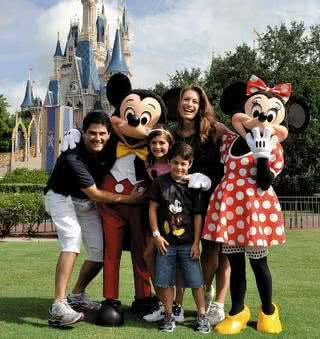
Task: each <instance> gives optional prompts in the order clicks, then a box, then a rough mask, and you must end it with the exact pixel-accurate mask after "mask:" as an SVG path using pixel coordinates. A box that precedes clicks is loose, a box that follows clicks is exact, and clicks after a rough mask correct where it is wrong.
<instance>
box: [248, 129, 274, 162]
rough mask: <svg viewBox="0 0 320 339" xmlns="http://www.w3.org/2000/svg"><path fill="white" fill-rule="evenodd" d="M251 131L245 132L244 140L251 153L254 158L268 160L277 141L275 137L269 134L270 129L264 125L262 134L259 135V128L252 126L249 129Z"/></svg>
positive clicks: (270, 132)
mask: <svg viewBox="0 0 320 339" xmlns="http://www.w3.org/2000/svg"><path fill="white" fill-rule="evenodd" d="M251 133H252V134H251ZM251 133H247V135H246V140H247V144H248V146H249V147H250V149H251V151H252V153H253V157H254V158H255V159H259V158H265V159H268V160H269V159H270V157H271V152H272V147H273V146H274V145H275V143H276V141H277V138H274V137H272V136H271V134H272V129H271V128H270V127H265V129H264V130H263V135H262V136H261V135H260V131H259V128H258V127H254V128H253V129H252V130H251Z"/></svg>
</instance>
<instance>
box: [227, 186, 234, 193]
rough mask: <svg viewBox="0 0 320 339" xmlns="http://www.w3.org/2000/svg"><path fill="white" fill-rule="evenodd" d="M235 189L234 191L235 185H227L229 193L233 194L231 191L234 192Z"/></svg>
mask: <svg viewBox="0 0 320 339" xmlns="http://www.w3.org/2000/svg"><path fill="white" fill-rule="evenodd" d="M233 189H234V185H233V184H228V185H227V191H229V192H231V191H233Z"/></svg>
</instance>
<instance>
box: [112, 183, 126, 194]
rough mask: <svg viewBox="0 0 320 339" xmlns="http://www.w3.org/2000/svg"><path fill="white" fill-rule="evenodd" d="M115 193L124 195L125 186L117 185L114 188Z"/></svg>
mask: <svg viewBox="0 0 320 339" xmlns="http://www.w3.org/2000/svg"><path fill="white" fill-rule="evenodd" d="M114 189H115V191H116V192H117V193H122V192H123V190H124V186H123V185H122V184H116V186H115V187H114Z"/></svg>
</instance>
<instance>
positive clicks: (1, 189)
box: [0, 181, 46, 193]
mask: <svg viewBox="0 0 320 339" xmlns="http://www.w3.org/2000/svg"><path fill="white" fill-rule="evenodd" d="M45 187H46V185H43V184H28V183H26V184H23V183H17V184H11V183H7V184H2V182H1V181H0V193H35V192H38V193H42V192H43V189H44V188H45Z"/></svg>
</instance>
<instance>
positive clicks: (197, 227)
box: [190, 214, 202, 260]
mask: <svg viewBox="0 0 320 339" xmlns="http://www.w3.org/2000/svg"><path fill="white" fill-rule="evenodd" d="M193 222H194V241H193V244H192V247H191V252H190V257H191V259H195V260H196V259H199V256H200V248H199V244H200V236H201V225H202V217H201V214H195V215H194V220H193Z"/></svg>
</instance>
